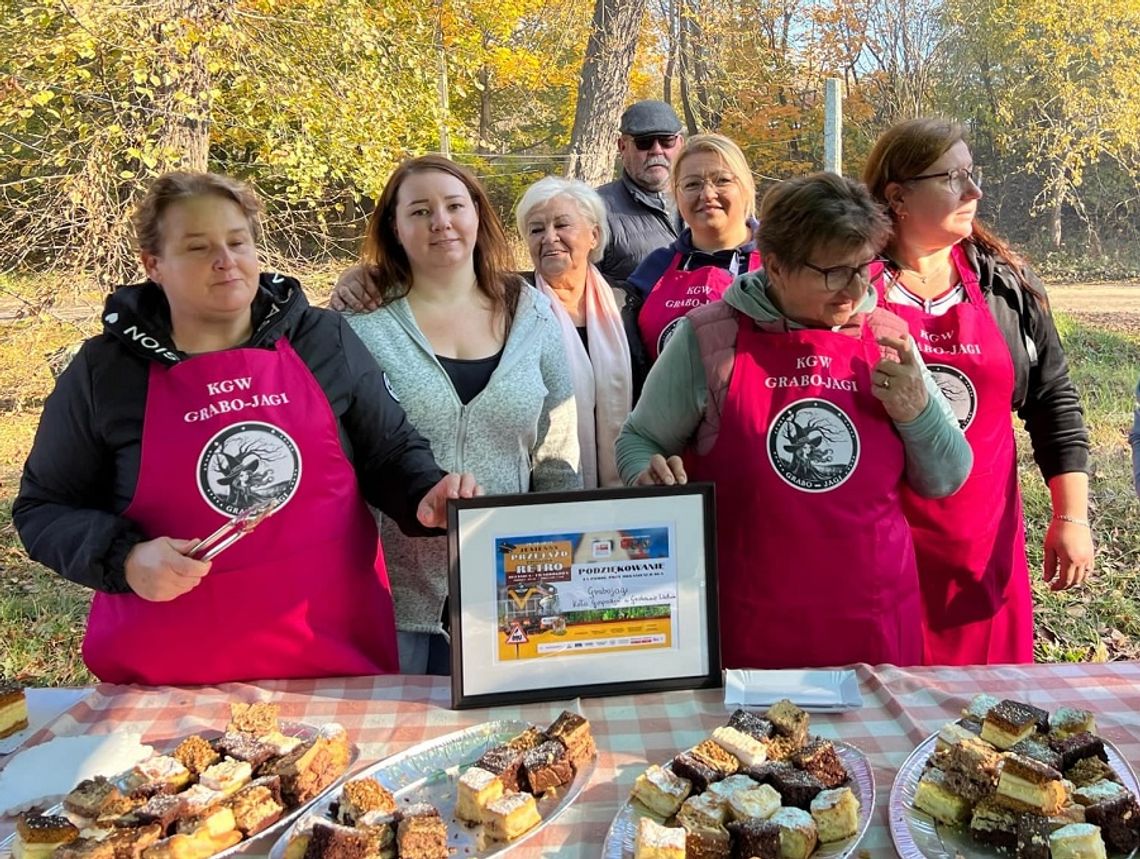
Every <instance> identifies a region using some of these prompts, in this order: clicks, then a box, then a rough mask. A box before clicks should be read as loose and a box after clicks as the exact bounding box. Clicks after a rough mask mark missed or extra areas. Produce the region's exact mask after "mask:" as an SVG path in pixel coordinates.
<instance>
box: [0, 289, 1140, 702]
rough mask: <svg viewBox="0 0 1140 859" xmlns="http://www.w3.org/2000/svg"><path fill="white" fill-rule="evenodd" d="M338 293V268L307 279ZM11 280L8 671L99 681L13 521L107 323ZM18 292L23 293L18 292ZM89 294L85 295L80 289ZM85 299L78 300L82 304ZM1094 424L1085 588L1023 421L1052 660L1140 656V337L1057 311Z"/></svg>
mask: <svg viewBox="0 0 1140 859" xmlns="http://www.w3.org/2000/svg"><path fill="white" fill-rule="evenodd" d="M306 280H307V283H308V285H309V286H310V292H311V293H312V294H314V295H315V297H318V298H319V297H320V296H322V295H327V291H328V288H329V286H331V283H332V276H331V275H330V274H328V273H324V272H321V273H318V274H316V275H315V276H310V277H308V278H307V279H306ZM38 286H39V287H40V289H37V288H36V287H37V284H35V283H33V282H30V281H22V282H13V281H11V280H4V279H3V278H0V304H3V302H4V299H5V298H7V299H8V304H9V305H11V304H12V303H18V302H23V304H22V305H21V306H27V307H28V308H29V315H28V316H27V318H24V319H19V320H17V321H15V322H10V323H0V392H2V393H0V675H5V676H9V677H16V678H18V679H20V680H22V681H24V682H26V683H28V684H33V685H42V686H55V685H73V684H84V683H90V682H92V680H93V678H92V677H91V675H90V674H89V673H88V672H87V669H86V667H85V666H84V665H83V661H82V659H81V658H80V656H79V644H80V642H81V640H82V636H83V628H84V623H85V618H86V613H87V604H88V601H89V598H90V594H89V592H87V591H86V590H85V589H83V588H80V587H78V586H76V585H73V584H71V583H70V582H67V581H64V580H63V579H61V578H59V577H58V576H56V575H55V574H54V573H50V572H48V571H47V570H45V569H44V568H42V567H40V566H39V565H37V564H34V563H32V562H31V561H29V560H28V559H27V557H26V555H25V554H24V552H23V549H22V547H21V546H20V543H19V539H18V538H17V536H16V533H15V530H14V529H13V527H12V524H11V502H12V499H13V498H14V496H15V494H16V491H17V487H18V480H19V469H20V466H21V465H22V463H23V460H24V457H25V456H26V455H27V451H28V450H29V449H30V447H31V443H32V439H33V437H34V435H35V429H36V424H37V422H38V419H39V410H40V404H41V403H42V401H43V398H44V397H45V396H46V395H47V393H48V392H49V391H50V390H51V387H52V384H53V376H52V372H51V359H52V356H53V355H56V354H57V353H59V352H60V351H61V350H63V349H65V348H66V347H67V346H69V345H72V344H74V343H75V341H76V340H78V339H79V338H81V337H83V336H86V335H87V334H89V333H92V332H94V331H95V330H96V328H97V326H98V317H97V308H98V307H99V301H98V297H97V296H91V297H89V298H87V300H86V301H85V302H84V303H85V304H86V305H87V306H89V307H90V308H91V312H90V313H89V314H88V315H87V316H85V317H80V318H77V319H72V318H71V317H70V315H69V314H63V313H62V312H56V311H52V310H50V309H49V308H47V307H45V305H44V303H43V302H42V301H41V300H38V299H37V298H36V295H42V284H39V285H38ZM14 296H18V298H17V297H14ZM81 300H82V299H81ZM73 301H74V299H69V302H73ZM1058 324H1059V326H1060V328H1061V332H1062V336H1063V337H1064V339H1065V343H1066V349H1067V352H1068V355H1069V360H1070V365H1071V367H1072V372H1073V377H1074V380H1075V381H1076V384H1077V386H1078V389H1079V390H1080V391H1081V394H1082V397H1083V400H1084V405H1085V412H1086V416H1087V419H1088V422H1089V425H1090V428H1091V434H1092V445H1093V473H1092V475H1091V487H1092V500H1093V525H1094V538H1095V540H1096V544H1097V572H1096V575H1095V577H1094V578H1093V579H1092V580H1091V582H1090V584H1089V585H1088V586H1086V587H1084V588H1082V589H1079V590H1076V591H1067V592H1061V593H1054V592H1052V591H1050V590H1048V588H1046V587H1045V586H1044V585H1043V583H1042V582H1041V581H1040V579H1041V576H1040V569H1041V544H1042V540H1043V539H1044V528H1045V527H1046V526H1047V525H1048V523H1049V518H1050V509H1049V495H1048V491H1047V490H1046V488H1045V486H1044V484H1043V482H1042V480H1041V476H1040V474H1039V472H1038V471H1037V468H1036V466H1035V465H1034V464H1033V462H1032V458H1031V456H1030V455H1029V441H1028V438H1027V437H1026V436H1025V434H1024V433H1023V432H1021V431H1020V430H1019V431H1018V436H1019V437H1018V445H1019V449H1020V451H1021V453H1020V471H1021V484H1022V489H1023V492H1024V497H1025V511H1026V520H1027V542H1028V552H1029V564H1030V571H1031V573H1032V574H1033V578H1034V593H1035V598H1036V604H1037V626H1038V638H1037V644H1036V652H1037V658H1038V660H1039V661H1043V662H1072V661H1086V660H1088V661H1106V660H1118V659H1137V658H1140V503H1138V502H1137V500H1136V498H1135V497H1134V495H1133V490H1132V472H1131V465H1130V458H1129V449H1128V444H1127V433H1128V429H1129V427H1130V426H1131V422H1132V401H1133V397H1132V392H1133V391H1134V390H1135V385H1136V374H1137V368H1140V335H1137V334H1136V333H1135V332H1134V331H1114V330H1111V329H1110V328H1106V327H1103V326H1101V325H1099V324H1097V325H1092V324H1088V323H1084V322H1080V321H1077V320H1073V319H1069V318H1064V317H1061V318H1059V319H1058Z"/></svg>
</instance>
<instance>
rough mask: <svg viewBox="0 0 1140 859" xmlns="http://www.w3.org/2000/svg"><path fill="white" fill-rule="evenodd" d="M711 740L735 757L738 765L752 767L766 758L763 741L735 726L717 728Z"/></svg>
mask: <svg viewBox="0 0 1140 859" xmlns="http://www.w3.org/2000/svg"><path fill="white" fill-rule="evenodd" d="M712 740H713V742H714V743H716V744H717V745H718V746H720V747H721V748H722V749H724V750H725V751H726V752H728V753H729V754H730V755H732V756H733V757H734V758H736V759H737V760H738V761H739V762H740V764H739V765H740V766H746V767H754V766H757V765H758V764H762V763H764V761H766V760H767V759H768V748H767V746H766V745H765V744H764V743H762V742H760V741H759V740H757V739H756V738H755V737H751V736H749V735H748V734H746V733H744V732H743V731H739V730H737V729H736V728H729V727H722V728H717V729H716V730H715V731H713V732H712Z"/></svg>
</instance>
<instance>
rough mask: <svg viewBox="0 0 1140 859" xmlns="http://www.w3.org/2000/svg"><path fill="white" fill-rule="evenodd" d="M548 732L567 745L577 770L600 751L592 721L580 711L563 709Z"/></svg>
mask: <svg viewBox="0 0 1140 859" xmlns="http://www.w3.org/2000/svg"><path fill="white" fill-rule="evenodd" d="M546 733H547V735H548V736H549V737H550V738H551V739H552V740H558V741H559V742H560V743H562V745H564V746H565V747H566V754H567V755H568V756H569V758H570V763H571V764H573V766H574V769H575V770H580V769H582V767H584V766H585V765H586V764H587V763H589V762H590V761H591V760H593V759H594V756H595V755H596V754H597V753H598V750H597V747H596V746H595V745H594V736H593V734H591V733H590V723H589V721H587V719H586V717H585V716H581V715H579V714H578V713H571V712H570V711H569V710H563V711H562V713H561V714H560V715H559V716H558V718H557V719H555V720H554V722H553V723H552V724H551V726H550V727H549V728H548V729H547V731H546Z"/></svg>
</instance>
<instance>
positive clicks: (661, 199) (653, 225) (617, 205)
mask: <svg viewBox="0 0 1140 859" xmlns="http://www.w3.org/2000/svg"><path fill="white" fill-rule="evenodd" d="M597 190H598V194H599V195H600V196H601V198H602V199H603V200H604V201H605V203H606V224H607V225H608V226H609V229H610V239H609V241H608V242H607V243H606V250H605V254H604V255H603V256H602V260H601V262H599V263H598V270H599V271H600V272H601V273H602V274H604V275H605V276H606V279H607V280H608V281H609V282H610V283H612V284H614V285H615V286H625V282H626V281H627V280H628V279H629V276H630V275H631V274H633V270H634V269H635V268H637V267H638V265H640V264H641V261H642V260H643V259H645V258H646V257H647V256H649V254H650V253H651V252H652V251H655V250H657V248H662V247H665V245H668V244H670V243H671V242H672V241H673V240H674V239H675V238H677V235H678V234H679V233H680V231H681V220H680V218H679V216H678V215H677V209H676V206H674V204H673V201H672V199H671V198H670V197H667V196H665V195H664V194H654V193H651V192H649V191H646V190H644V189H642V188H640V187H638V186H637V185H636V184H635V183H634V181H633V180H632V179H630V178H629V175H628V174H627V173H626V172H625V171H624V170H623V171H622V174H621V178H620V179H616V180H615V181H613V182H609V183H607V184H605V185H602V186H600V187H599V188H598V189H597Z"/></svg>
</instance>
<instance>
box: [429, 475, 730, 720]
mask: <svg viewBox="0 0 1140 859" xmlns="http://www.w3.org/2000/svg"><path fill="white" fill-rule="evenodd" d="M447 518H448V528H447V532H448V555H449V585H450V591H449V593H450V600H449V612H450V622H451V706H452V708H453V709H466V708H470V707H487V706H495V705H499V704H519V703H526V702H531V701H554V700H562V699H566V698H577V697H599V696H608V695H626V694H635V693H641V692H661V691H670V690H677V689H702V688H716V687H719V686H720V685H721V683H722V678H721V662H720V637H719V633H718V609H717V591H716V525H715V523H716V510H715V501H714V495H713V486H712V484H711V483H691V484H686V485H683V486H652V487H635V488H628V489H599V490H590V491H578V492H544V493H529V494H518V495H495V496H480V497H478V498H470V499H457V500H451V501H449V502H448V512H447Z"/></svg>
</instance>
